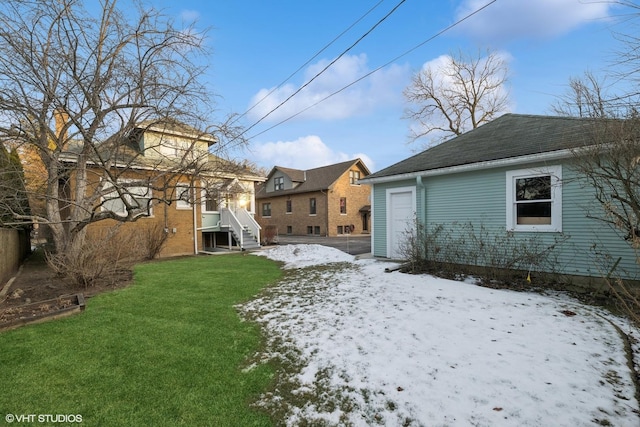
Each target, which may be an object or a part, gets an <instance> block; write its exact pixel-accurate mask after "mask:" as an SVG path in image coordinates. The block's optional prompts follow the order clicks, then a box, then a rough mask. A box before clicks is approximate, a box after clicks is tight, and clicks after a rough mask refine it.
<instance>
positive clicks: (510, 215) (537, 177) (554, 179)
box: [507, 166, 562, 232]
mask: <svg viewBox="0 0 640 427" xmlns="http://www.w3.org/2000/svg"><path fill="white" fill-rule="evenodd" d="M561 183H562V167H561V166H551V167H544V168H541V169H522V170H516V171H509V172H507V229H508V230H512V231H558V232H559V231H562V184H561Z"/></svg>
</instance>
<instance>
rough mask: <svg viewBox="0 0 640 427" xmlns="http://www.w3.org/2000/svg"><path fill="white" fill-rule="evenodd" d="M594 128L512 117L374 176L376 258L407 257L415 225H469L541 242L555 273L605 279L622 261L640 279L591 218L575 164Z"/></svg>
mask: <svg viewBox="0 0 640 427" xmlns="http://www.w3.org/2000/svg"><path fill="white" fill-rule="evenodd" d="M592 123H593V122H592V121H588V120H586V119H577V118H564V117H552V116H532V115H518V114H506V115H504V116H501V117H500V118H498V119H495V120H494V121H492V122H490V123H487V124H485V125H482V126H480V127H478V128H476V129H474V130H472V131H470V132H467V133H465V134H463V135H460V136H457V137H455V138H452V139H450V140H448V141H446V142H444V143H442V144H440V145H437V146H434V147H432V148H430V149H428V150H426V151H423V152H421V153H419V154H417V155H415V156H412V157H410V158H408V159H406V160H403V161H401V162H399V163H396V164H394V165H392V166H389V167H387V168H385V169H383V170H380V171H378V172H376V173H373V174H371V175H369V176H368V177H366V178H365V179H363V180H361V181H360V182H361V183H363V184H364V183H366V184H369V185H371V186H372V245H371V247H372V253H373V255H374V256H377V257H385V258H391V259H398V258H402V251H401V246H402V244H403V239H406V236H407V233H408V232H411V229H412V228H415V227H416V221H418V222H419V223H421V224H422V225H423V226H424V227H425V229H426V230H427V232H428V231H429V230H433V229H434V228H435V227H438V226H440V227H442V226H445V227H447V226H453V225H455V224H458V225H459V224H468V225H470V226H471V227H473V229H475V230H478V229H480V228H482V229H483V230H489V232H490V233H495V235H496V236H498V235H505V234H509V235H511V236H512V237H514V238H516V239H522V240H526V239H532V238H535V239H537V240H538V241H539V242H541V244H542V245H546V246H547V247H548V248H550V249H549V250H550V251H552V254H551V255H552V259H553V271H554V272H556V273H561V274H564V275H572V276H587V277H603V275H605V274H606V273H607V269H608V268H610V267H611V266H612V265H614V264H615V262H616V261H618V259H619V262H617V264H616V273H617V274H619V275H620V276H622V277H624V278H627V279H638V278H640V274H639V273H640V271H639V269H638V264H637V263H636V255H635V253H634V251H633V250H632V248H631V246H630V244H629V243H628V242H626V241H625V240H624V238H623V236H621V235H620V234H619V233H618V232H616V230H614V229H613V228H612V227H610V226H609V225H608V224H606V223H605V222H603V221H599V220H597V219H593V218H591V217H590V216H594V215H595V216H597V215H598V209H601V207H600V205H599V204H598V203H597V202H596V200H595V198H594V193H593V190H592V189H591V188H590V187H589V186H588V185H586V183H585V181H584V179H583V178H582V176H581V175H580V174H579V173H578V172H577V170H576V168H575V167H573V166H572V165H575V163H574V162H575V161H576V159H577V157H576V150H579V149H580V148H581V147H585V146H588V145H589V144H590V143H591V130H592V129H593V128H592V127H591V126H592ZM588 213H589V214H590V215H588ZM473 250H477V251H481V250H482V248H479V247H478V248H474V249H473Z"/></svg>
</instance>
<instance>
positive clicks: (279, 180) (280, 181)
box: [273, 176, 284, 191]
mask: <svg viewBox="0 0 640 427" xmlns="http://www.w3.org/2000/svg"><path fill="white" fill-rule="evenodd" d="M273 189H274V190H275V191H278V190H284V177H283V176H277V177H275V178H274V179H273Z"/></svg>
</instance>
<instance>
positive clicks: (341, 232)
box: [338, 225, 344, 234]
mask: <svg viewBox="0 0 640 427" xmlns="http://www.w3.org/2000/svg"><path fill="white" fill-rule="evenodd" d="M338 234H344V231H343V228H342V226H341V225H339V226H338Z"/></svg>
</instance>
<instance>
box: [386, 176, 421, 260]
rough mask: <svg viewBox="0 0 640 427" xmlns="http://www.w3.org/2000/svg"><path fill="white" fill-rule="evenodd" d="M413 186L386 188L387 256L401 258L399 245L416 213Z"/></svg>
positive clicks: (403, 239) (411, 224)
mask: <svg viewBox="0 0 640 427" xmlns="http://www.w3.org/2000/svg"><path fill="white" fill-rule="evenodd" d="M415 203H416V192H415V187H404V188H394V189H389V190H387V256H388V257H389V258H402V255H401V253H400V247H401V245H402V244H403V242H404V241H405V240H406V237H407V231H409V230H411V228H412V227H413V222H414V218H415V214H416V204H415Z"/></svg>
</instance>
